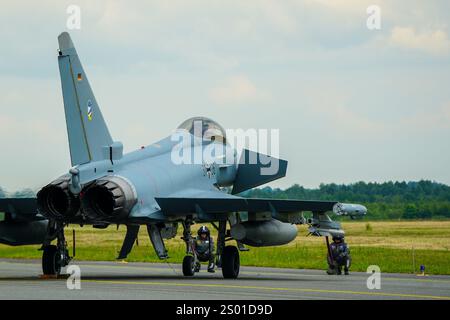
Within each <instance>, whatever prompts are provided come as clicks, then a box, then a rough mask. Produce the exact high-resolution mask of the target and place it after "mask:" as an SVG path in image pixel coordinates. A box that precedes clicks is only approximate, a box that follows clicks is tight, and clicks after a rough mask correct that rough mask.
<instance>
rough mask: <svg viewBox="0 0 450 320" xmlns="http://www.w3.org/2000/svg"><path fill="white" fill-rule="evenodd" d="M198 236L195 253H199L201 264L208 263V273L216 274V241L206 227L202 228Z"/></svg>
mask: <svg viewBox="0 0 450 320" xmlns="http://www.w3.org/2000/svg"><path fill="white" fill-rule="evenodd" d="M197 234H198V236H197V238H196V239H195V252H196V253H197V258H198V260H200V261H201V262H206V261H208V262H209V263H208V272H214V267H215V265H214V259H215V257H216V255H215V251H214V240H213V238H212V237H211V235H210V232H209V229H208V228H207V227H206V226H202V227H201V228H200V229H199V230H198V232H197ZM198 269H200V266H198Z"/></svg>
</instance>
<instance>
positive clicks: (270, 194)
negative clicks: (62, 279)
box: [0, 180, 450, 220]
mask: <svg viewBox="0 0 450 320" xmlns="http://www.w3.org/2000/svg"><path fill="white" fill-rule="evenodd" d="M241 195H242V196H244V197H249V198H278V199H303V200H331V201H339V202H351V203H361V204H364V205H365V206H366V207H367V209H368V214H367V218H368V219H373V220H381V219H382V220H388V219H450V186H447V185H445V184H441V183H437V182H432V181H426V180H422V181H418V182H384V183H372V182H370V183H366V182H357V183H353V184H348V185H338V184H335V183H331V184H321V185H320V186H319V188H317V189H307V188H304V187H302V186H300V185H298V184H295V185H293V186H292V187H290V188H287V189H279V188H271V187H265V188H257V189H252V190H250V191H246V192H243V193H242V194H241ZM34 196H35V192H34V191H33V190H31V189H23V190H20V191H16V192H14V193H6V192H5V191H4V190H3V189H2V188H1V187H0V198H5V197H11V198H27V197H34Z"/></svg>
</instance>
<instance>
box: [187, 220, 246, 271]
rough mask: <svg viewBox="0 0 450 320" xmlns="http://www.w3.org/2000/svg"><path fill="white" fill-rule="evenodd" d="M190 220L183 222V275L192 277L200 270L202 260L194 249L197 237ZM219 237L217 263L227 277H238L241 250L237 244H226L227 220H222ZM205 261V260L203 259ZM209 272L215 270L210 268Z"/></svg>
mask: <svg viewBox="0 0 450 320" xmlns="http://www.w3.org/2000/svg"><path fill="white" fill-rule="evenodd" d="M191 224H192V223H190V222H185V223H183V228H184V232H183V237H182V239H183V240H184V242H185V243H186V256H185V257H184V259H183V267H182V268H183V275H184V276H186V277H192V276H193V275H194V274H195V273H196V272H199V271H200V260H199V258H198V257H197V254H196V251H195V249H194V241H195V239H194V238H193V237H192V235H191ZM217 230H218V237H217V260H216V265H217V267H218V268H222V275H223V277H224V278H225V279H236V278H237V277H238V275H239V270H240V258H239V250H238V248H237V247H235V246H225V238H226V221H220V222H219V227H218V228H217ZM202 261H203V260H202ZM208 271H209V272H211V271H213V270H208Z"/></svg>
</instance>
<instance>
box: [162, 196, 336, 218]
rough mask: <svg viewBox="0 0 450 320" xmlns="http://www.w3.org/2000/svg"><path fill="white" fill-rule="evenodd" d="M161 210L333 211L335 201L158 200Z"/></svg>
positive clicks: (175, 198)
mask: <svg viewBox="0 0 450 320" xmlns="http://www.w3.org/2000/svg"><path fill="white" fill-rule="evenodd" d="M156 201H157V202H158V205H159V206H160V208H161V210H162V211H163V212H164V213H166V214H191V213H198V212H199V211H200V212H202V211H203V212H205V213H214V214H217V213H228V212H237V211H245V212H272V211H275V212H278V213H291V212H300V211H311V212H326V211H332V210H333V206H334V205H335V204H336V203H337V202H335V201H310V200H277V199H248V198H241V197H227V198H219V197H217V198H184V197H167V198H165V197H159V198H156Z"/></svg>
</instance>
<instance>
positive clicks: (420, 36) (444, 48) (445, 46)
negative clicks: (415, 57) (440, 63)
mask: <svg viewBox="0 0 450 320" xmlns="http://www.w3.org/2000/svg"><path fill="white" fill-rule="evenodd" d="M389 42H390V43H391V44H393V45H395V46H399V47H403V48H408V49H417V50H422V51H425V52H428V53H432V54H439V55H440V54H448V53H449V51H450V41H449V38H448V35H447V33H446V32H445V31H444V30H441V29H438V30H434V31H422V32H418V31H416V30H415V29H414V28H412V27H394V28H393V29H392V32H391V35H390V38H389Z"/></svg>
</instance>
